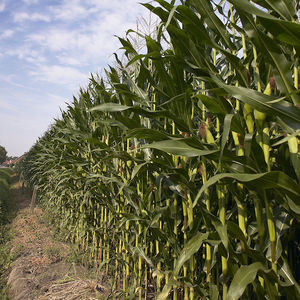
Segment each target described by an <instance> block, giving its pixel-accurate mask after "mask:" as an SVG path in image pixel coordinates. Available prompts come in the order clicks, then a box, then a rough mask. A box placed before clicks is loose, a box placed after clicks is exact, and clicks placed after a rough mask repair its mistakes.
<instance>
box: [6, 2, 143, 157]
mask: <svg viewBox="0 0 300 300" xmlns="http://www.w3.org/2000/svg"><path fill="white" fill-rule="evenodd" d="M139 2H147V1H141V0H140V1H139ZM148 2H149V1H148ZM142 17H144V18H149V12H148V11H147V10H146V9H145V8H144V7H143V6H142V5H140V4H139V3H138V1H136V0H0V145H2V146H4V147H5V148H6V150H7V152H8V155H9V156H20V155H22V154H23V153H24V152H26V151H28V150H29V149H30V147H31V146H32V145H33V144H34V143H35V141H36V140H37V139H38V137H40V136H42V135H43V133H44V132H45V131H46V130H47V129H48V128H49V125H50V124H51V122H53V118H58V117H59V116H60V109H64V107H65V106H66V104H65V103H67V102H68V103H70V102H72V99H73V95H74V96H76V95H77V94H78V91H79V88H80V87H84V86H86V84H87V82H88V78H89V76H90V74H91V73H93V74H95V73H98V74H100V75H101V74H103V69H104V68H106V67H107V66H108V64H110V63H112V62H113V60H114V58H113V55H112V54H113V53H114V52H116V51H117V50H118V48H119V47H120V46H121V45H120V43H119V41H118V39H117V38H116V37H115V35H117V36H121V37H124V36H125V33H126V31H127V30H128V29H130V28H131V29H136V23H137V19H141V18H142Z"/></svg>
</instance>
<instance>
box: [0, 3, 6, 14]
mask: <svg viewBox="0 0 300 300" xmlns="http://www.w3.org/2000/svg"><path fill="white" fill-rule="evenodd" d="M4 10H5V3H4V2H0V13H1V12H3V11H4Z"/></svg>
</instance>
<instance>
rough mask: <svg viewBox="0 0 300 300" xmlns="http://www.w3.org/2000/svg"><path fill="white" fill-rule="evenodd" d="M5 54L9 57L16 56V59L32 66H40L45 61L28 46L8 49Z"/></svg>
mask: <svg viewBox="0 0 300 300" xmlns="http://www.w3.org/2000/svg"><path fill="white" fill-rule="evenodd" d="M5 54H6V55H9V56H16V57H17V58H18V59H21V60H25V61H27V62H30V63H34V64H40V63H44V62H45V61H46V58H45V57H44V56H43V55H42V54H41V53H40V52H39V51H37V50H33V49H32V48H31V47H30V46H23V47H19V48H15V49H9V50H7V51H6V53H5Z"/></svg>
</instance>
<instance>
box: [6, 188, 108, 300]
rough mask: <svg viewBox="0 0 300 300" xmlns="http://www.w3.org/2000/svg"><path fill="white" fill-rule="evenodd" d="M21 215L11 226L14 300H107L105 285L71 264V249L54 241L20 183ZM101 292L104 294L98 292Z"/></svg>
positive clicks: (17, 192) (11, 296) (17, 193)
mask: <svg viewBox="0 0 300 300" xmlns="http://www.w3.org/2000/svg"><path fill="white" fill-rule="evenodd" d="M13 189H15V191H13V194H14V195H15V196H14V197H16V201H17V206H18V212H17V215H16V217H15V218H14V220H13V222H12V224H11V230H12V231H13V234H14V238H13V240H12V249H11V254H12V256H13V262H12V264H11V272H10V274H9V276H8V295H9V299H10V300H54V299H55V300H77V299H78V300H79V299H82V300H89V299H90V300H92V299H105V298H106V295H105V288H104V287H103V286H102V284H101V282H99V281H98V282H97V281H96V280H95V279H91V278H92V276H91V274H89V273H88V271H87V269H85V268H84V267H82V266H77V265H75V264H74V263H70V262H68V256H69V253H70V248H69V246H68V245H67V244H66V243H62V242H59V241H56V240H55V239H54V238H53V229H52V228H51V227H49V224H48V223H47V221H46V220H45V218H44V217H43V211H42V210H41V209H40V208H38V207H36V208H35V209H34V212H33V214H31V213H30V209H29V206H30V197H29V195H28V194H26V193H25V194H23V193H22V191H21V188H20V184H19V183H18V182H16V183H14V185H13ZM98 291H100V292H98Z"/></svg>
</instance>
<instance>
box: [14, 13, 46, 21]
mask: <svg viewBox="0 0 300 300" xmlns="http://www.w3.org/2000/svg"><path fill="white" fill-rule="evenodd" d="M14 21H15V22H24V21H32V22H37V21H42V22H50V21H51V18H50V16H48V15H44V14H39V13H33V14H28V13H27V12H17V13H15V14H14Z"/></svg>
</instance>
